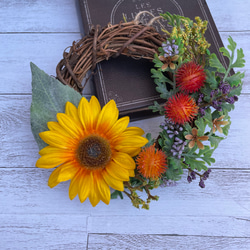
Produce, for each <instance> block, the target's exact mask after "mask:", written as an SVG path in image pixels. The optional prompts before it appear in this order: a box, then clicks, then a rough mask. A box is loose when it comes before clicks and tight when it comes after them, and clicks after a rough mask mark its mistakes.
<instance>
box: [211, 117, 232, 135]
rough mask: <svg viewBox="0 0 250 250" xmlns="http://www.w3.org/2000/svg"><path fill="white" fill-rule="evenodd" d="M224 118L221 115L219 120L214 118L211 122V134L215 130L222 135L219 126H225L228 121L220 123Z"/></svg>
mask: <svg viewBox="0 0 250 250" xmlns="http://www.w3.org/2000/svg"><path fill="white" fill-rule="evenodd" d="M224 117H225V116H224V115H222V116H221V117H219V118H215V119H214V120H213V133H215V131H216V129H217V130H218V131H219V132H220V133H223V131H222V128H221V127H220V126H221V125H227V124H228V123H229V122H228V121H222V119H223V118H224Z"/></svg>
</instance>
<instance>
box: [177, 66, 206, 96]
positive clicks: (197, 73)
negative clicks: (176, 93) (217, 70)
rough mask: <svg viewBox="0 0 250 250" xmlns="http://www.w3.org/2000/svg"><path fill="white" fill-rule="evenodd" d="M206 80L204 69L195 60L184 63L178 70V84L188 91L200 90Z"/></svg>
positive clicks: (182, 89) (181, 88)
mask: <svg viewBox="0 0 250 250" xmlns="http://www.w3.org/2000/svg"><path fill="white" fill-rule="evenodd" d="M205 80H206V73H205V71H204V69H203V68H202V67H201V66H200V65H199V64H196V63H195V62H188V63H184V64H182V65H181V67H180V68H179V69H178V70H177V72H176V85H177V86H178V87H179V88H180V90H181V91H184V92H186V93H192V92H196V91H198V90H199V89H200V88H201V87H203V86H204V83H205Z"/></svg>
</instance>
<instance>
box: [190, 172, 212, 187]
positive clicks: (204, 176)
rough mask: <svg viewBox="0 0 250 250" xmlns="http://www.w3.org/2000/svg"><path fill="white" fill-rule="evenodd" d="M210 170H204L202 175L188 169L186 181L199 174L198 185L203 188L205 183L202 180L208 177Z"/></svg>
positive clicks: (193, 178)
mask: <svg viewBox="0 0 250 250" xmlns="http://www.w3.org/2000/svg"><path fill="white" fill-rule="evenodd" d="M211 172H212V170H211V169H208V170H207V171H205V172H204V173H203V174H202V175H200V174H198V173H196V172H195V171H189V172H188V177H187V181H188V182H189V183H190V182H192V181H193V180H195V179H196V175H199V176H200V181H199V186H200V187H201V188H204V187H205V183H204V181H205V180H207V179H208V177H209V174H210V173H211Z"/></svg>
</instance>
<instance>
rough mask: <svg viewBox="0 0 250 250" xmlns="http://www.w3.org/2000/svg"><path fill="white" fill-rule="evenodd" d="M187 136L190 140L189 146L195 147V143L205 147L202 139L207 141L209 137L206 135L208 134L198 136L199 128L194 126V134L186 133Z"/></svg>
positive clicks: (201, 147) (199, 146) (202, 147)
mask: <svg viewBox="0 0 250 250" xmlns="http://www.w3.org/2000/svg"><path fill="white" fill-rule="evenodd" d="M185 138H186V139H187V140H190V142H189V144H188V146H189V148H193V147H194V145H195V143H197V146H198V148H200V149H204V145H203V144H202V142H201V141H207V140H208V138H209V137H208V136H206V135H203V136H198V130H197V128H193V129H192V134H191V135H186V136H185ZM200 140H201V141H200Z"/></svg>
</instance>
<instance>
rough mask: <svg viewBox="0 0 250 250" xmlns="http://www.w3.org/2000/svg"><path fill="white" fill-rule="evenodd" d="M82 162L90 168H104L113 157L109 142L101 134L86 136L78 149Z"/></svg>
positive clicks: (79, 158)
mask: <svg viewBox="0 0 250 250" xmlns="http://www.w3.org/2000/svg"><path fill="white" fill-rule="evenodd" d="M76 155H77V158H78V160H79V162H80V164H81V165H82V166H84V167H86V168H87V169H89V170H93V169H98V168H104V167H105V166H106V164H107V163H108V162H109V161H110V159H111V148H110V144H109V142H108V141H107V140H106V139H104V138H103V137H101V136H98V135H90V136H88V137H86V138H84V139H83V140H82V141H81V142H80V144H79V146H78V148H77V151H76Z"/></svg>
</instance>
